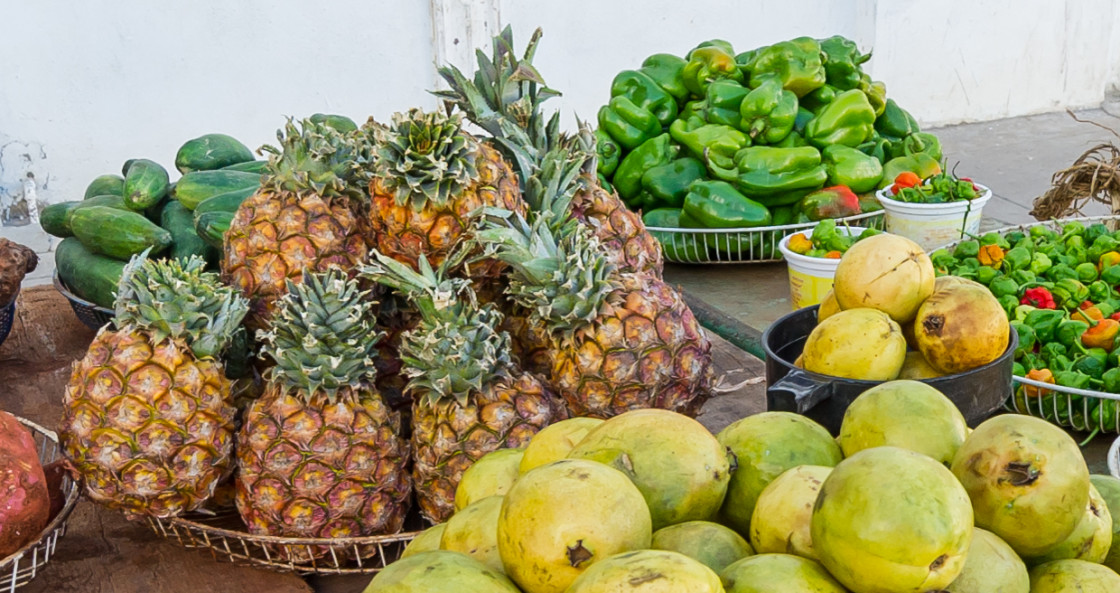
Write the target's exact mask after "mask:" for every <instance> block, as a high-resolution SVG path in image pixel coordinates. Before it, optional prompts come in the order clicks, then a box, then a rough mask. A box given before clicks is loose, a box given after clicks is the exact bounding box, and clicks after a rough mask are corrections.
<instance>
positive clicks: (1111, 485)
mask: <svg viewBox="0 0 1120 593" xmlns="http://www.w3.org/2000/svg"><path fill="white" fill-rule="evenodd" d="M1089 482H1091V483H1092V484H1093V487H1094V488H1096V489H1097V493H1098V494H1100V495H1101V498H1103V499H1104V501H1105V504H1107V505H1108V513H1109V514H1110V515H1111V516H1112V545H1111V546H1110V547H1109V548H1108V556H1106V557H1105V559H1104V562H1103V563H1102V564H1104V565H1105V566H1107V567H1109V568H1111V569H1112V570H1115V571H1118V572H1120V480H1118V479H1116V478H1114V477H1112V476H1106V475H1102V474H1093V475H1091V476H1089Z"/></svg>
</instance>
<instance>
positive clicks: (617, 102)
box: [599, 96, 661, 150]
mask: <svg viewBox="0 0 1120 593" xmlns="http://www.w3.org/2000/svg"><path fill="white" fill-rule="evenodd" d="M599 129H601V130H603V131H605V132H606V133H607V134H609V135H610V137H611V138H614V140H615V142H618V143H619V145H621V146H623V147H625V148H626V149H627V150H634V149H636V148H637V147H638V146H641V145H642V143H644V142H645V141H647V140H649V139H651V138H653V137H654V136H657V135H658V134H660V133H661V123H660V122H659V121H658V120H657V117H656V116H654V115H653V114H652V113H650V111H649V110H648V109H645V108H644V107H641V106H639V105H636V104H635V103H634V102H633V101H631V100H630V99H629V98H628V97H623V96H618V97H612V98H611V100H610V102H609V103H607V104H606V105H604V106H602V107H601V108H600V109H599Z"/></svg>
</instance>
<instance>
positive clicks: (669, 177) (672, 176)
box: [642, 157, 708, 210]
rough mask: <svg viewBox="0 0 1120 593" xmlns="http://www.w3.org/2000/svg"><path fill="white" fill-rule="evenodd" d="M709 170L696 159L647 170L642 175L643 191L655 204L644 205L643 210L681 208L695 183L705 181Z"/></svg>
mask: <svg viewBox="0 0 1120 593" xmlns="http://www.w3.org/2000/svg"><path fill="white" fill-rule="evenodd" d="M707 173H708V170H707V168H705V167H704V163H701V162H700V161H699V160H697V159H694V158H688V157H685V158H681V159H676V160H674V161H672V162H669V163H666V164H664V165H660V166H657V167H654V168H652V169H649V170H647V171H646V172H645V173H643V174H642V189H643V190H645V191H646V192H648V193H649V194H650V196H651V197H652V198H653V200H655V203H650V204H643V210H651V209H653V208H663V207H669V208H680V207H681V206H682V205H683V204H684V196H685V194H687V193H688V186H690V185H692V182H693V181H696V180H697V179H703V178H705V177H706V176H707Z"/></svg>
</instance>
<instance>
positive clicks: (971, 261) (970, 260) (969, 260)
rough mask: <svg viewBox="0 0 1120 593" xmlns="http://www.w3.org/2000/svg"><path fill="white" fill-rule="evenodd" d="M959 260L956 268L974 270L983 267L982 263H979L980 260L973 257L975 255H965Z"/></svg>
mask: <svg viewBox="0 0 1120 593" xmlns="http://www.w3.org/2000/svg"><path fill="white" fill-rule="evenodd" d="M959 262H960V263H959V264H957V265H958V268H957V269H958V270H964V271H975V270H979V269H980V268H982V267H985V266H984V265H983V264H981V263H980V260H979V259H977V258H975V257H966V258H964V259H961V260H959Z"/></svg>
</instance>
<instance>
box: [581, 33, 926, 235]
mask: <svg viewBox="0 0 1120 593" xmlns="http://www.w3.org/2000/svg"><path fill="white" fill-rule="evenodd" d="M870 57H871V56H870V54H866V53H863V52H861V51H860V50H859V48H858V47H857V45H856V43H855V42H854V41H852V40H850V39H846V38H844V37H841V36H834V37H830V38H828V39H812V38H809V37H799V38H797V39H791V40H789V41H783V42H780V43H775V44H773V45H769V46H765V47H760V48H757V49H753V50H750V51H746V52H742V53H736V52H735V50H734V49H733V48H732V46H731V44H730V43H728V42H726V41H723V40H718V39H717V40H710V41H705V42H703V43H701V44H699V45H697V46H696V47H695V48H693V49H692V50H691V51H689V52H688V53H687V54H686V55H685V56H683V57H680V56H675V55H671V54H663V53H662V54H655V55H652V56H650V57H648V58H647V59H646V60H645V61H643V62H642V64H641V66H640V67H639V68H637V69H633V70H624V71H622V72H620V73H619V74H618V75H617V76H616V77H615V78H614V80H613V81H612V82H611V88H610V98H609V100H608V102H607V104H606V105H604V106H603V107H602V108H601V109H600V110H599V112H598V124H599V126H598V129H597V131H596V134H595V136H596V142H597V153H598V155H599V158H598V173H599V177H600V180H601V182H602V183H603V185H604V187H607V188H608V189H609V188H612V187H613V189H614V190H615V191H617V192H618V194H619V196H620V197H621V198H622V200H623V201H624V202H625V203H626V204H627V206H629V207H630V208H631V209H633V210H635V211H640V212H643V213H644V219H645V222H646V224H647V225H648V226H658V227H665V226H672V227H674V228H752V227H762V226H780V225H787V224H794V223H804V222H811V221H818V220H823V219H826V218H842V217H846V216H852V215H855V214H859V213H862V212H868V211H873V210H878V209H880V206H879V203H878V201H877V200H875V198H874V191H875V190H876V189H878V188H880V187H884V186H886V185H888V184H889V183H891V182H892V181H893V180H894V179H895V178H896V177H897V176H898V174H899V173H902V172H904V171H912V172H913V173H915V174H917V175H918V176H919V177H920V178H925V177H928V176H929V175H931V174H933V173H936V172H938V171H940V166H939V163H940V160H941V144H940V142H939V141H938V139H937V138H936V137H935V136H933V135H932V134H928V133H923V132H921V130H920V129H919V128H918V124H917V122H916V121H915V120H914V118H913V117H912V116H911V115H910V114H909V113H907V112H906V111H905V110H904V109H902V108H901V107H899V106H898V105H897V104H896V103H895V102H894V101H893V100H891V99H887V97H886V87H885V86H884V84H883V83H881V82H877V81H873V80H871V78H870V76H868V75H867V73H865V72H864V71H863V69H862V64H863V63H865V62H866V61H867V60H868V59H869V58H870ZM839 188H842V189H844V190H846V191H840V189H839ZM852 196H856V197H855V198H853V197H852ZM670 223H672V224H671V225H670ZM733 243H734V241H728V240H727V238H726V237H725V236H722V235H712V237H711V240H710V241H709V244H707V245H705V246H703V248H705V249H709V250H712V249H714V250H719V251H725V250H727V249H728V248H734V247H737V246H735V245H734V244H733ZM663 246H664V242H663ZM762 255H764V256H766V257H772V256H774V255H775V254H773V253H768V254H762Z"/></svg>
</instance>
